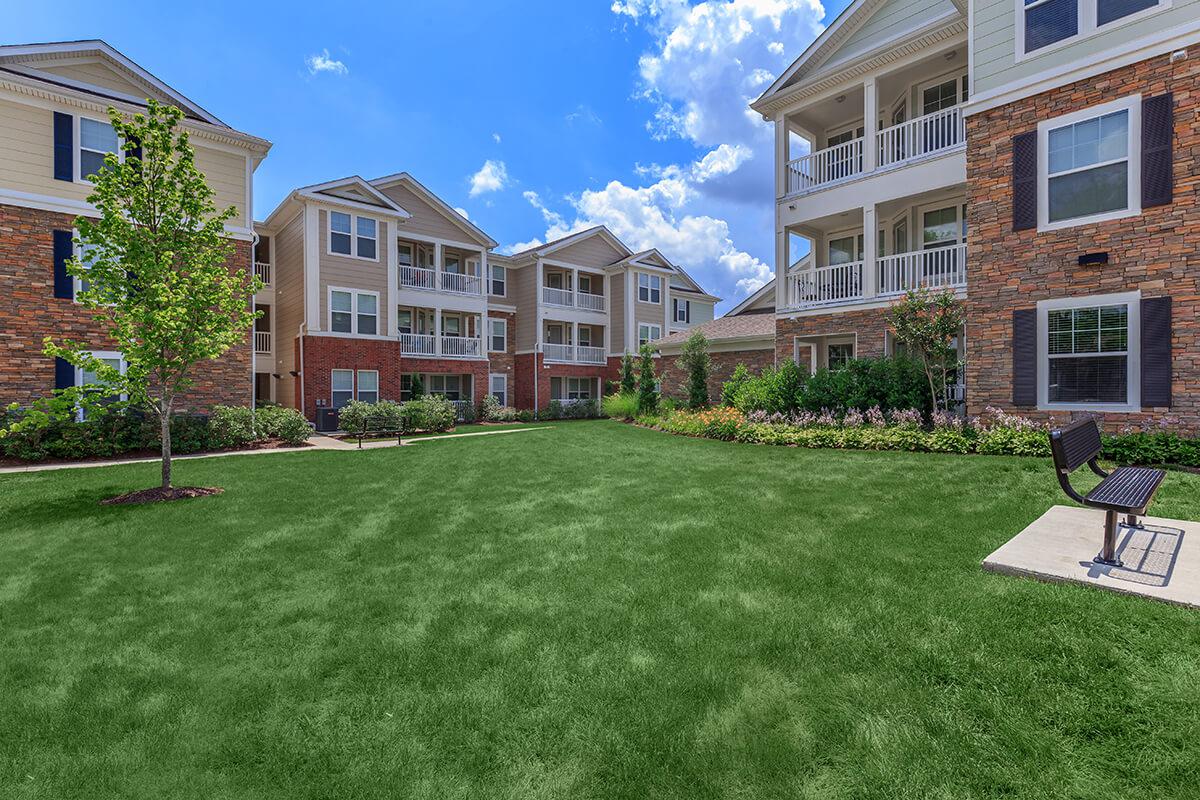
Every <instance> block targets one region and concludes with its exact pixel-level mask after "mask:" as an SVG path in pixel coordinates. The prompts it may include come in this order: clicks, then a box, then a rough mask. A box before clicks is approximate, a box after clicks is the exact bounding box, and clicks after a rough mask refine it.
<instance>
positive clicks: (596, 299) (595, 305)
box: [575, 292, 608, 313]
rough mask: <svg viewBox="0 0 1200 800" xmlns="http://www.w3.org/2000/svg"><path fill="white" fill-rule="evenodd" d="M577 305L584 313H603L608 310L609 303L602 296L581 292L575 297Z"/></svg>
mask: <svg viewBox="0 0 1200 800" xmlns="http://www.w3.org/2000/svg"><path fill="white" fill-rule="evenodd" d="M575 305H576V306H578V307H579V308H582V309H583V310H584V311H599V312H601V313H603V312H605V311H607V310H608V301H607V300H606V298H605V297H604V295H602V294H588V293H587V292H579V293H577V294H576V295H575Z"/></svg>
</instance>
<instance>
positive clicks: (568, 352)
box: [542, 343, 608, 364]
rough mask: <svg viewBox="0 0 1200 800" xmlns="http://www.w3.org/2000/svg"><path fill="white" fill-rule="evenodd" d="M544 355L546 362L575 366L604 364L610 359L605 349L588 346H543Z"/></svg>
mask: <svg viewBox="0 0 1200 800" xmlns="http://www.w3.org/2000/svg"><path fill="white" fill-rule="evenodd" d="M542 354H543V357H544V358H545V360H546V361H564V362H569V363H573V364H604V363H606V362H607V361H608V359H607V358H606V357H605V355H604V348H603V347H589V346H587V345H582V344H581V345H570V344H550V343H547V344H543V345H542Z"/></svg>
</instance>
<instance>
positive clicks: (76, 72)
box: [29, 61, 172, 102]
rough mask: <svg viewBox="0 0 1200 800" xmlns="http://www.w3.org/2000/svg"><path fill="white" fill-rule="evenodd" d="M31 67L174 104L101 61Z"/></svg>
mask: <svg viewBox="0 0 1200 800" xmlns="http://www.w3.org/2000/svg"><path fill="white" fill-rule="evenodd" d="M29 66H30V67H32V68H34V69H38V70H41V71H43V72H49V73H52V74H54V75H61V76H62V77H64V78H69V79H71V80H73V81H80V82H81V83H89V84H91V85H93V86H98V87H100V88H102V89H108V90H110V91H114V92H120V93H122V94H128V95H133V96H134V97H137V98H140V99H145V98H147V97H153V98H154V99H155V100H158V101H160V102H172V101H171V99H170V98H169V97H167V96H166V95H164V94H162V93H161V92H157V91H153V90H151V89H149V88H147V87H144V86H141V85H139V84H136V83H134V82H133V81H130V80H126V79H125V78H123V77H121V76H120V75H118V74H117V73H115V72H113V71H112V69H110V68H109V67H108V66H106V65H105V64H103V63H101V62H99V61H92V62H86V63H78V64H56V65H44V64H39V63H37V62H33V63H31V64H29Z"/></svg>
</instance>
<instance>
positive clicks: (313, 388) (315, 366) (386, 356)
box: [295, 336, 489, 421]
mask: <svg viewBox="0 0 1200 800" xmlns="http://www.w3.org/2000/svg"><path fill="white" fill-rule="evenodd" d="M300 346H302V348H303V354H304V355H303V367H302V374H301V379H302V380H303V387H304V407H303V409H302V410H303V411H304V415H305V416H306V417H308V418H309V419H310V420H313V421H316V416H317V409H318V408H322V407H324V408H328V407H330V403H331V402H332V387H331V385H330V383H331V380H332V371H333V370H335V369H351V370H356V371H357V370H360V369H363V370H375V371H377V372H378V373H379V399H381V400H399V399H400V376H401V375H411V374H413V373H421V374H431V375H469V376H470V377H471V388H472V397H473V398H474V400H475V401H476V402H478V401H480V400H482V399H483V397H484V395H486V394H487V391H488V385H487V384H488V372H489V366H488V361H486V360H483V359H465V358H464V359H457V358H411V357H408V358H406V357H403V356H401V354H400V343H399V342H398V341H395V340H389V339H359V338H354V337H347V336H305V337H303V342H299V341H298V348H299V347H300ZM297 363H299V362H297ZM356 388H357V387H356ZM425 388H426V390H428V388H429V387H428V386H426V387H425ZM295 404H296V406H297V407H299V406H300V400H299V398H298V397H297V398H296V401H295Z"/></svg>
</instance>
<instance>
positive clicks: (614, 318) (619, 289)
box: [608, 272, 625, 353]
mask: <svg viewBox="0 0 1200 800" xmlns="http://www.w3.org/2000/svg"><path fill="white" fill-rule="evenodd" d="M608 287H609V289H610V290H611V292H612V294H611V296H610V297H609V298H608V318H609V324H610V325H612V338H611V342H610V344H611V346H612V352H614V353H624V352H625V273H624V272H618V273H617V274H615V275H612V276H610V277H609V279H608Z"/></svg>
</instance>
